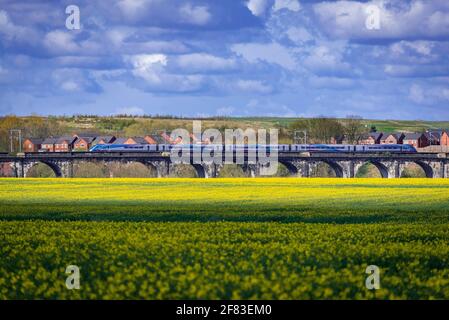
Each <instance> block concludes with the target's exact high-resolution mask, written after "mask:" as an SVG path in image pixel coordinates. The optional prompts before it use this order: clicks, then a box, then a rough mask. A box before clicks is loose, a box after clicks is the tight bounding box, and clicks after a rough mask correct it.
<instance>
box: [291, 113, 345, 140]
mask: <svg viewBox="0 0 449 320" xmlns="http://www.w3.org/2000/svg"><path fill="white" fill-rule="evenodd" d="M290 129H291V130H306V131H307V143H331V141H332V139H335V138H337V137H341V136H343V135H344V127H343V125H342V124H341V123H340V122H339V121H338V120H336V119H332V118H327V117H324V116H320V117H317V118H311V119H300V120H297V121H295V122H293V123H292V124H291V126H290Z"/></svg>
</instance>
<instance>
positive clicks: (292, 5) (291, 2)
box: [273, 0, 301, 12]
mask: <svg viewBox="0 0 449 320" xmlns="http://www.w3.org/2000/svg"><path fill="white" fill-rule="evenodd" d="M282 9H288V10H290V11H294V12H298V11H299V10H301V4H300V3H299V1H298V0H276V1H275V2H274V5H273V10H274V11H279V10H282Z"/></svg>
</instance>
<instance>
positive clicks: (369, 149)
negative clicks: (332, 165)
mask: <svg viewBox="0 0 449 320" xmlns="http://www.w3.org/2000/svg"><path fill="white" fill-rule="evenodd" d="M173 147H174V145H169V144H143V145H142V144H97V145H95V146H93V147H92V148H91V149H90V150H89V151H90V152H170V151H171V150H172V149H173ZM176 147H177V149H178V150H179V149H180V148H186V149H187V148H188V149H190V150H191V151H201V150H203V149H206V150H210V151H212V150H215V151H220V150H221V151H222V152H226V151H228V152H232V151H240V152H242V151H244V152H245V151H258V150H259V149H260V148H266V151H267V152H270V151H272V150H273V151H276V150H277V151H278V152H332V153H337V152H349V153H378V152H384V153H391V152H396V153H416V152H417V151H416V149H415V148H414V147H413V146H411V145H408V144H371V145H350V144H278V145H222V144H206V145H205V144H203V145H201V144H190V145H176Z"/></svg>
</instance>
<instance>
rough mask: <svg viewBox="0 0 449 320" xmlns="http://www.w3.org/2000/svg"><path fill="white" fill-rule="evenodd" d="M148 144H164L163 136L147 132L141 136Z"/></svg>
mask: <svg viewBox="0 0 449 320" xmlns="http://www.w3.org/2000/svg"><path fill="white" fill-rule="evenodd" d="M143 138H144V139H145V141H146V142H147V143H148V144H166V143H167V142H166V141H165V139H164V138H162V137H161V136H159V135H156V134H147V135H146V136H145V137H143Z"/></svg>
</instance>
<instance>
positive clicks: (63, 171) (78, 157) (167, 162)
mask: <svg viewBox="0 0 449 320" xmlns="http://www.w3.org/2000/svg"><path fill="white" fill-rule="evenodd" d="M191 160H192V159H191ZM2 162H3V163H9V165H10V166H11V168H12V169H13V172H14V173H15V176H16V177H27V176H28V172H29V170H30V169H31V168H32V167H33V166H34V165H36V164H38V163H44V164H46V165H48V166H49V167H50V168H51V169H52V170H53V171H54V173H55V175H56V176H57V177H66V178H68V177H72V176H73V164H74V163H75V162H77V163H79V164H81V165H82V164H83V163H86V162H97V163H102V164H104V165H105V166H107V165H108V163H111V162H121V163H133V162H138V163H142V164H144V165H145V166H147V167H149V168H151V169H153V170H155V172H157V176H158V177H167V176H169V174H170V172H171V171H172V170H173V166H174V165H175V164H174V163H172V162H171V159H170V157H169V156H164V155H163V154H161V153H156V152H154V153H136V152H135V153H132V152H111V153H103V152H102V153H89V152H85V153H80V152H68V153H51V154H49V153H42V154H40V153H33V154H25V155H24V156H11V155H6V154H2V155H0V163H2ZM278 162H279V163H281V164H283V165H284V166H285V167H286V168H287V169H288V171H289V172H290V174H291V175H292V176H298V177H309V176H310V175H311V172H312V171H313V169H314V168H315V167H316V166H317V165H318V164H319V163H323V162H324V163H326V164H328V165H329V166H330V167H331V168H332V169H333V170H334V172H335V175H336V176H337V177H340V178H353V177H355V176H356V174H357V172H358V170H359V169H360V167H361V166H362V165H363V164H365V163H371V164H373V165H374V166H376V167H377V169H378V170H379V172H380V174H381V176H382V177H383V178H399V177H401V174H402V171H403V170H404V168H405V167H406V166H407V165H408V164H410V163H415V164H417V165H419V166H420V167H421V168H422V169H423V171H424V172H425V174H426V176H427V177H428V178H448V177H449V158H448V157H447V154H435V153H417V154H357V153H337V154H335V153H312V154H309V155H304V154H301V153H282V152H280V153H279V154H278ZM190 165H192V166H193V168H194V169H195V171H196V173H197V176H198V177H201V178H213V177H217V176H218V174H219V172H220V170H221V169H222V168H223V165H222V164H216V163H210V162H200V163H194V162H193V160H192V161H191V162H190ZM239 166H241V168H242V169H243V171H244V172H246V173H247V174H248V176H252V177H257V176H260V175H261V168H262V167H263V166H266V164H264V163H262V162H259V161H258V160H257V159H256V160H255V161H252V162H250V161H247V159H245V161H244V163H243V164H239Z"/></svg>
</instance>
